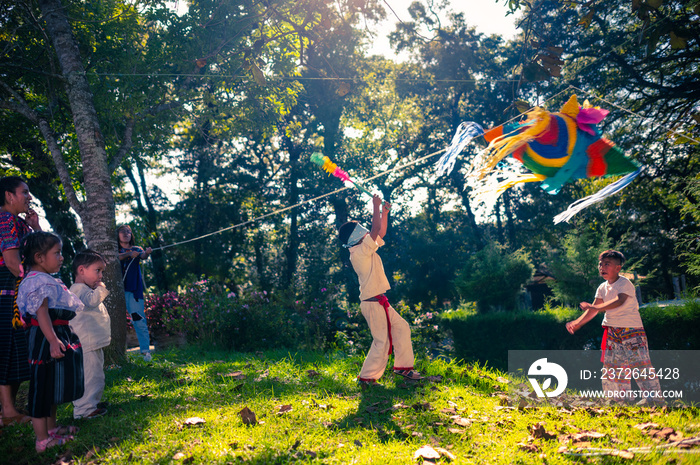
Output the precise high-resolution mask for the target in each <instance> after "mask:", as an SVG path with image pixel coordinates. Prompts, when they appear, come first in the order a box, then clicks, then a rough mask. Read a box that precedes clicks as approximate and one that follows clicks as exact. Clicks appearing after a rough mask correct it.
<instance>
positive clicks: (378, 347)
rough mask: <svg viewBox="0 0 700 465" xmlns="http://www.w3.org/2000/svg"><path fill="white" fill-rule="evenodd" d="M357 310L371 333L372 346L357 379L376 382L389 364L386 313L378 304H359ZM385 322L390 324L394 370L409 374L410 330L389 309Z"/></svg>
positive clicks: (391, 308)
mask: <svg viewBox="0 0 700 465" xmlns="http://www.w3.org/2000/svg"><path fill="white" fill-rule="evenodd" d="M360 310H361V311H362V315H363V316H364V317H365V320H367V324H368V325H369V330H370V331H371V332H372V346H371V347H370V349H369V352H368V353H367V358H365V363H364V364H363V365H362V370H361V371H360V376H359V378H360V379H361V380H363V381H367V380H377V379H379V378H381V377H382V375H383V374H384V370H385V369H386V364H387V362H388V361H389V333H388V331H387V313H386V311H385V310H384V307H383V306H382V305H381V304H380V303H379V302H366V301H363V302H362V303H360ZM389 321H390V322H391V339H392V341H391V342H392V343H393V345H394V369H395V370H412V369H413V362H414V359H413V346H412V345H411V328H410V327H409V326H408V323H406V320H404V319H403V318H401V315H399V314H398V313H397V312H396V310H394V308H393V307H391V306H389Z"/></svg>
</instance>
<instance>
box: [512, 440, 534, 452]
mask: <svg viewBox="0 0 700 465" xmlns="http://www.w3.org/2000/svg"><path fill="white" fill-rule="evenodd" d="M516 446H518V449H520V450H524V451H525V452H539V451H540V450H539V449H538V448H537V446H536V445H534V444H528V443H525V442H519V443H517V444H516Z"/></svg>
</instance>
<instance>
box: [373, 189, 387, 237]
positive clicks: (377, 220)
mask: <svg viewBox="0 0 700 465" xmlns="http://www.w3.org/2000/svg"><path fill="white" fill-rule="evenodd" d="M372 206H373V210H372V229H370V231H369V236H370V237H371V238H372V240H373V241H376V240H377V237H380V236H381V237H384V234H386V225H385V226H384V234H381V231H382V213H381V206H382V199H381V197H379V196H378V195H376V194H375V195H374V197H372Z"/></svg>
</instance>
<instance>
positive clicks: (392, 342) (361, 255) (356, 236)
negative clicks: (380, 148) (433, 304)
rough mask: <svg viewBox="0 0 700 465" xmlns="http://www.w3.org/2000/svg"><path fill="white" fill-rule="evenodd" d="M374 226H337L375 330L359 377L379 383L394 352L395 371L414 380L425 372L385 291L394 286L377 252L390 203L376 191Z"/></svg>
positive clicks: (362, 305)
mask: <svg viewBox="0 0 700 465" xmlns="http://www.w3.org/2000/svg"><path fill="white" fill-rule="evenodd" d="M372 204H373V214H372V229H371V230H370V231H367V229H365V228H364V227H362V225H360V224H359V223H358V222H357V221H350V222H347V223H345V224H344V225H342V226H341V227H340V229H339V230H338V237H339V239H340V242H341V244H342V245H343V247H346V248H348V249H349V250H350V263H352V267H353V269H354V270H355V273H357V277H358V280H359V282H360V300H361V301H362V302H361V303H360V310H361V311H362V315H363V316H364V317H365V320H366V321H367V324H368V325H369V329H370V331H371V332H372V346H371V347H370V349H369V352H368V353H367V357H366V358H365V362H364V364H363V365H362V370H361V371H360V375H359V377H358V379H359V382H360V383H361V384H363V385H371V384H376V383H377V380H378V379H379V378H381V376H382V374H384V370H385V369H386V365H387V362H388V361H389V355H391V354H392V353H393V354H394V373H395V374H397V375H400V376H403V377H405V378H407V379H411V380H420V379H422V376H421V375H420V373H418V372H417V371H415V370H414V369H413V363H414V357H413V347H412V345H411V328H410V327H409V326H408V323H406V320H404V319H403V318H401V315H399V314H398V313H397V312H396V310H394V309H393V308H392V306H391V305H390V304H389V301H388V299H387V297H386V296H385V295H384V293H385V292H386V291H388V290H389V289H390V288H391V286H390V285H389V280H388V279H387V277H386V274H385V273H384V265H383V263H382V259H381V258H380V257H379V255H378V254H377V250H378V249H379V247H381V246H383V245H384V239H383V238H384V235H385V234H386V229H387V221H388V218H389V211H390V210H391V205H390V204H389V202H384V204H383V205H382V199H381V198H380V197H379V196H378V195H375V196H374V198H373V199H372Z"/></svg>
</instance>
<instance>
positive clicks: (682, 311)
mask: <svg viewBox="0 0 700 465" xmlns="http://www.w3.org/2000/svg"><path fill="white" fill-rule="evenodd" d="M580 313H581V312H580V311H579V310H576V309H572V308H567V307H551V306H547V307H546V308H545V309H543V310H541V311H537V312H510V313H491V314H485V315H482V314H475V313H473V312H472V313H470V312H467V311H462V312H457V313H454V314H452V315H450V317H449V318H443V319H441V322H442V323H443V324H444V325H445V327H446V328H447V329H449V330H451V331H452V334H453V336H454V345H455V357H456V358H457V359H461V360H465V361H474V360H476V361H479V362H480V363H482V364H488V365H489V366H491V367H495V368H498V369H501V370H507V369H508V351H509V350H596V349H599V348H600V343H601V339H602V335H603V330H602V329H601V327H600V322H601V321H602V317H601V316H598V317H596V318H594V319H593V320H591V321H590V322H589V323H588V324H586V325H585V326H583V327H582V328H581V329H580V330H578V331H577V332H576V333H575V334H573V335H571V334H569V333H568V332H567V331H566V328H565V327H564V325H565V324H566V323H567V322H568V321H571V320H574V319H576V318H577V317H578V316H579V315H580ZM640 314H641V316H642V321H643V323H644V329H645V331H646V333H647V338H648V341H649V348H650V349H651V350H698V349H700V335H698V332H697V330H696V328H697V327H698V325H700V303H698V302H688V303H686V304H684V305H679V306H673V307H663V308H661V307H645V308H642V309H640Z"/></svg>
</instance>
